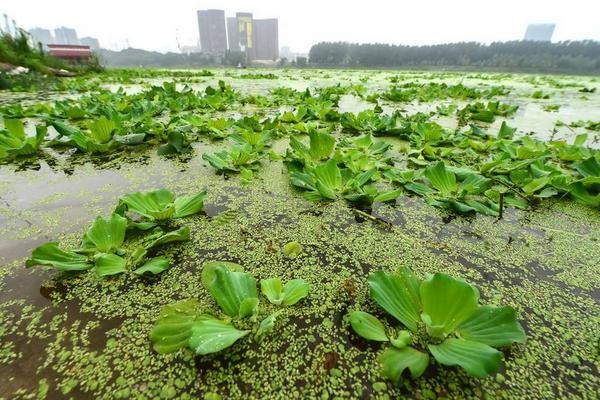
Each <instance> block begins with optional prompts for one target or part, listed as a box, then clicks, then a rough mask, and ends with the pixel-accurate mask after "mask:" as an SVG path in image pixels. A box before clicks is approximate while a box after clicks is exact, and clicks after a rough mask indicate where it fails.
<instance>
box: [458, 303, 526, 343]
mask: <svg viewBox="0 0 600 400" xmlns="http://www.w3.org/2000/svg"><path fill="white" fill-rule="evenodd" d="M456 332H457V333H458V334H459V335H460V337H462V338H463V339H466V340H471V341H475V342H479V343H483V344H487V345H489V346H494V347H498V346H508V345H510V344H511V343H514V342H517V343H525V340H526V338H527V337H526V336H525V332H524V331H523V328H522V327H521V324H519V322H518V321H517V315H516V312H515V310H514V309H513V308H512V307H508V306H505V307H493V306H481V307H479V308H478V309H477V311H475V312H474V313H473V315H471V317H470V318H469V319H467V320H466V321H464V322H463V323H462V324H460V326H459V327H458V328H457V329H456Z"/></svg>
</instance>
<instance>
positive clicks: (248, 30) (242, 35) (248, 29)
mask: <svg viewBox="0 0 600 400" xmlns="http://www.w3.org/2000/svg"><path fill="white" fill-rule="evenodd" d="M235 18H236V20H237V23H238V38H239V44H240V50H241V51H244V52H246V56H247V57H248V60H254V59H255V58H256V49H255V48H254V26H253V22H252V14H251V13H245V12H239V13H236V14H235Z"/></svg>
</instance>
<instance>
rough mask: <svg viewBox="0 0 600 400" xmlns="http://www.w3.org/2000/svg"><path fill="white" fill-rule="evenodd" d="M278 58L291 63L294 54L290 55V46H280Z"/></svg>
mask: <svg viewBox="0 0 600 400" xmlns="http://www.w3.org/2000/svg"><path fill="white" fill-rule="evenodd" d="M279 56H280V57H281V58H287V59H288V60H289V61H291V60H292V59H293V57H294V53H292V49H290V46H281V49H279Z"/></svg>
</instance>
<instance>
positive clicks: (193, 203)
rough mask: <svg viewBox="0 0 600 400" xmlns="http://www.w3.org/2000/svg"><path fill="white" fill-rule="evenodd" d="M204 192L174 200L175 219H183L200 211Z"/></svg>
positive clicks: (204, 196) (204, 195) (204, 197)
mask: <svg viewBox="0 0 600 400" xmlns="http://www.w3.org/2000/svg"><path fill="white" fill-rule="evenodd" d="M205 199H206V191H204V192H200V193H198V194H197V195H195V196H179V197H178V198H176V199H175V214H174V217H175V218H183V217H187V216H189V215H192V214H196V213H198V212H200V211H202V208H203V207H204V200H205Z"/></svg>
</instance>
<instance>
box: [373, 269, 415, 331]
mask: <svg viewBox="0 0 600 400" xmlns="http://www.w3.org/2000/svg"><path fill="white" fill-rule="evenodd" d="M368 282H369V287H370V289H371V290H370V292H371V297H372V298H373V300H375V301H376V302H377V304H379V305H380V306H381V307H382V308H383V309H384V310H385V311H387V312H388V313H389V314H391V315H392V316H393V317H394V318H396V319H397V320H398V321H400V322H402V323H403V324H404V325H405V326H406V327H407V328H408V329H410V330H411V331H413V332H414V331H416V329H417V321H418V320H419V311H420V308H421V301H420V299H419V290H418V288H419V282H418V280H417V278H416V277H415V276H414V275H413V274H412V272H411V271H410V270H409V269H408V268H401V269H400V270H398V271H397V272H396V273H395V274H386V273H384V272H383V271H377V272H374V273H372V274H371V275H370V276H369V279H368Z"/></svg>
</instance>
